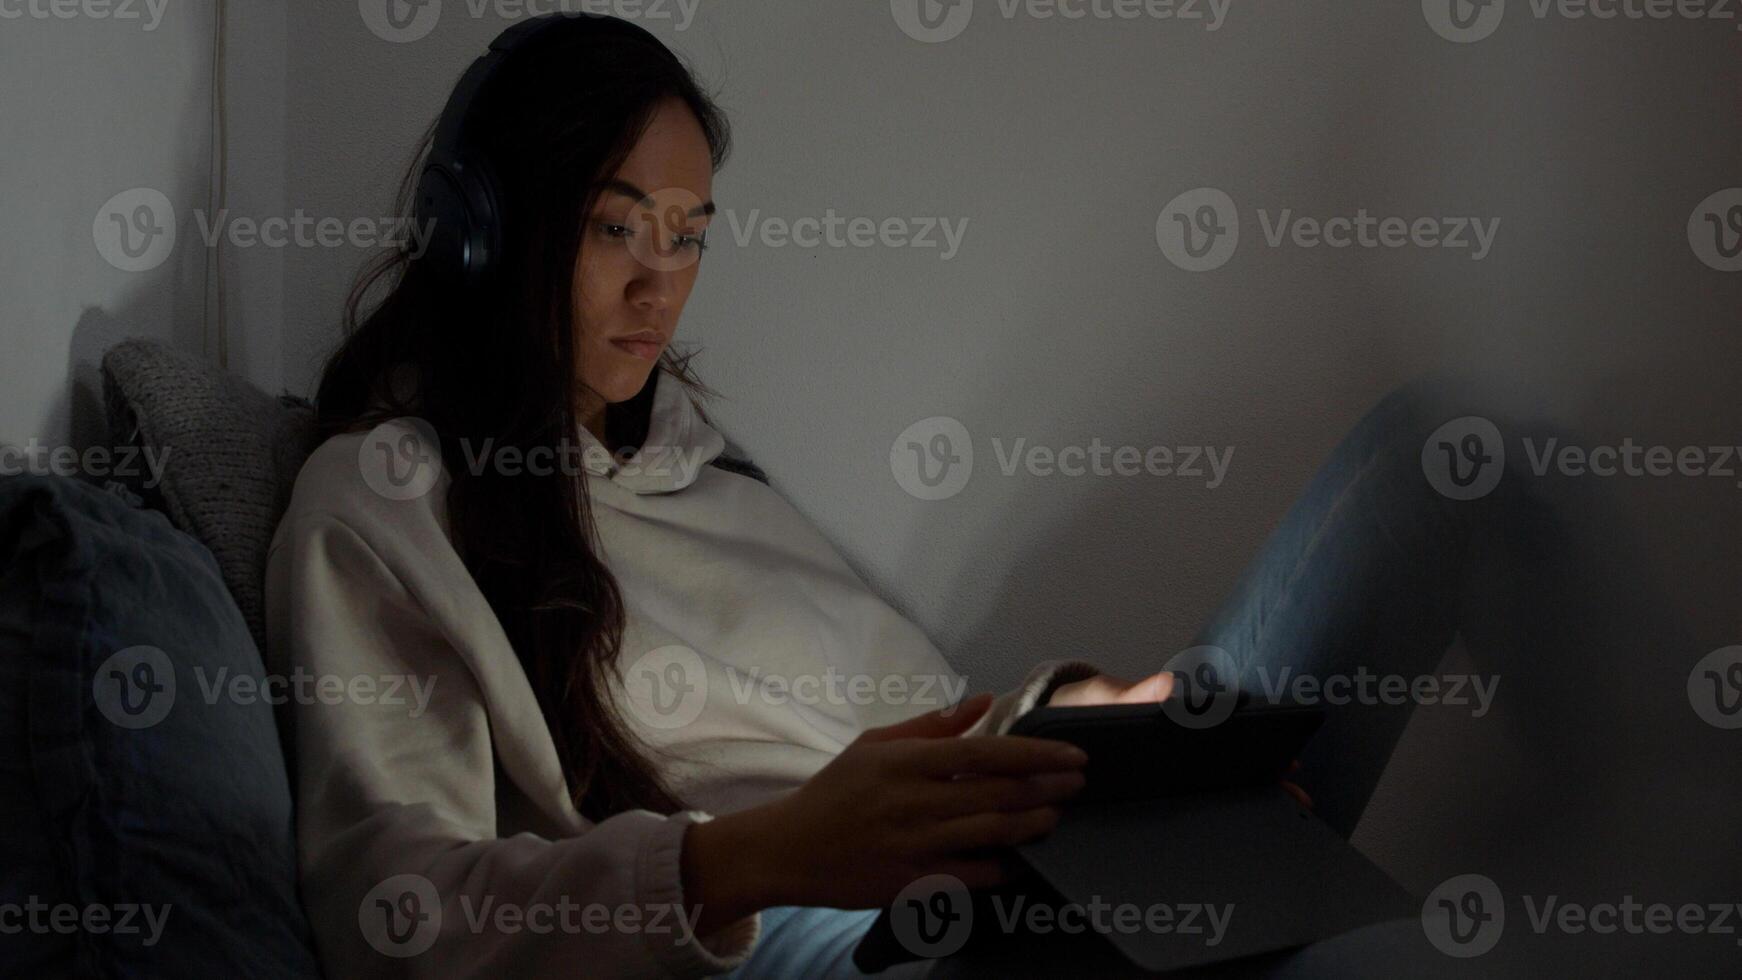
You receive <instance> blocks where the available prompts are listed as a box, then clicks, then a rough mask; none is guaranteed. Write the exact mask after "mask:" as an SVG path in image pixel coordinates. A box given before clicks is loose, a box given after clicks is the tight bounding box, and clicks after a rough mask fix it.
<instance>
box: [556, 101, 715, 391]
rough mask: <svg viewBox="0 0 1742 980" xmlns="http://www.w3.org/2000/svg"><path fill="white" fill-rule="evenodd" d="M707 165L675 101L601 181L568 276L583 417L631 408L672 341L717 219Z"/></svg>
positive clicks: (698, 131)
mask: <svg viewBox="0 0 1742 980" xmlns="http://www.w3.org/2000/svg"><path fill="white" fill-rule="evenodd" d="M713 178H714V168H713V160H712V157H711V156H710V153H709V148H708V141H707V137H706V136H704V135H703V133H702V127H701V124H699V123H698V122H697V121H696V118H695V115H694V114H692V113H691V112H690V111H689V109H688V108H687V107H686V106H685V105H684V104H683V103H682V102H680V101H677V100H675V99H672V100H668V101H666V102H664V103H662V104H661V105H660V106H659V108H658V109H657V110H656V111H655V113H654V116H653V120H652V122H651V123H650V124H649V125H648V127H647V132H646V133H645V134H644V135H643V136H642V137H641V140H640V142H638V143H636V144H635V147H634V148H633V149H632V150H631V151H630V152H629V156H628V157H627V158H626V159H625V160H624V161H623V165H622V167H620V168H619V169H618V171H617V172H616V174H614V175H613V176H612V178H611V179H610V180H608V181H606V182H605V183H604V185H603V187H602V189H601V191H600V193H599V199H598V201H597V203H595V204H594V206H593V212H592V214H590V215H589V216H588V217H587V223H586V227H585V229H584V230H583V232H582V237H581V254H580V259H579V261H578V262H577V264H576V267H575V296H574V303H575V322H576V323H577V324H579V343H578V345H577V346H578V354H579V358H578V359H579V361H580V375H581V377H580V379H579V381H580V383H581V385H582V386H583V387H582V392H581V394H582V406H583V415H588V414H592V413H594V412H598V411H601V410H602V409H603V406H604V404H605V403H611V402H621V401H626V400H628V399H630V398H633V397H634V396H635V394H636V393H637V392H639V391H640V390H641V388H642V386H643V385H645V384H646V383H647V377H648V374H649V373H650V372H652V370H653V368H654V365H655V363H656V362H657V361H658V360H659V355H660V352H661V351H664V350H665V348H666V346H667V345H668V344H670V343H671V339H672V335H673V334H674V333H676V331H677V321H678V317H679V316H680V315H681V314H682V313H683V308H684V303H685V302H687V301H688V300H689V296H690V290H691V289H692V288H694V286H695V284H696V273H697V272H698V271H699V265H700V262H701V257H702V248H703V243H702V235H703V232H704V231H705V230H706V229H707V226H708V222H709V219H710V216H711V215H712V214H713V212H714V202H713Z"/></svg>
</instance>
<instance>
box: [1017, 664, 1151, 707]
mask: <svg viewBox="0 0 1742 980" xmlns="http://www.w3.org/2000/svg"><path fill="white" fill-rule="evenodd" d="M1173 686H1174V676H1173V672H1172V671H1162V672H1161V673H1158V674H1151V675H1149V676H1148V677H1145V678H1143V679H1142V680H1140V681H1126V680H1121V679H1119V678H1117V677H1113V676H1110V675H1108V674H1096V675H1095V676H1093V677H1089V678H1085V679H1083V680H1080V681H1072V682H1071V683H1069V684H1064V685H1061V686H1060V687H1059V689H1058V690H1056V691H1054V692H1052V697H1051V698H1050V699H1048V701H1047V704H1049V705H1052V706H1054V707H1061V708H1071V707H1082V706H1086V705H1094V704H1147V703H1149V702H1152V701H1166V700H1167V699H1168V697H1169V696H1170V695H1172V694H1173Z"/></svg>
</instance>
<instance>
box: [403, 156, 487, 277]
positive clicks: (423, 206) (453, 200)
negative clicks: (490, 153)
mask: <svg viewBox="0 0 1742 980" xmlns="http://www.w3.org/2000/svg"><path fill="white" fill-rule="evenodd" d="M414 210H415V211H416V214H417V223H418V227H419V228H427V229H428V231H427V232H425V235H426V239H425V240H426V241H427V243H428V244H427V245H426V246H425V248H424V252H423V255H422V256H421V257H419V259H418V261H419V262H422V263H427V264H428V266H429V267H430V268H431V269H432V270H434V271H436V272H438V273H439V274H440V275H441V276H443V277H452V279H453V281H454V284H455V285H456V286H459V287H461V288H462V289H465V290H476V289H478V288H479V287H480V286H481V285H482V284H483V283H484V281H485V279H486V278H487V277H488V275H489V273H490V271H491V269H492V267H493V266H494V264H495V262H496V261H497V259H496V256H497V255H498V253H499V251H500V248H501V229H500V224H499V222H498V220H497V215H496V199H495V195H494V193H492V191H491V189H490V186H489V179H488V175H487V174H485V173H484V171H483V168H482V167H481V166H478V165H476V164H467V163H466V162H465V161H463V160H460V159H451V158H442V159H432V160H431V161H430V162H428V163H427V164H425V165H424V168H423V174H422V176H420V177H419V178H418V183H417V202H416V208H415V209H414Z"/></svg>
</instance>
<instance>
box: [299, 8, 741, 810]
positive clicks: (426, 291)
mask: <svg viewBox="0 0 1742 980" xmlns="http://www.w3.org/2000/svg"><path fill="white" fill-rule="evenodd" d="M613 23H615V24H619V25H620V24H621V22H613ZM545 35H552V36H551V37H549V38H548V39H547V38H546V37H545ZM674 98H675V99H677V100H680V101H681V102H682V103H683V104H684V105H687V106H688V107H689V109H690V111H691V112H693V113H694V114H695V117H696V119H697V121H698V122H700V124H701V128H702V131H703V133H704V134H705V135H706V137H707V141H708V146H709V149H710V154H711V156H712V160H713V165H714V168H715V169H718V168H719V167H720V165H721V164H722V163H723V162H724V161H725V158H726V154H727V150H728V146H729V143H730V137H729V131H728V128H727V124H726V120H725V117H724V116H723V114H722V113H721V112H720V110H719V109H718V108H717V107H716V106H715V105H714V103H713V101H712V99H711V98H710V97H709V96H708V95H707V94H705V93H704V92H703V91H702V89H701V88H700V86H699V85H698V84H697V82H696V80H695V78H694V76H693V75H692V73H691V72H690V70H689V69H688V68H687V67H686V66H685V65H684V64H683V63H682V62H681V61H679V60H678V58H677V57H676V56H674V55H673V54H672V53H671V52H670V51H669V50H668V49H666V48H665V47H664V46H663V45H661V44H660V43H659V42H658V41H656V40H654V39H652V38H651V37H650V36H647V35H646V34H645V33H644V32H641V31H638V30H634V29H623V30H618V29H611V28H609V27H607V28H606V29H586V30H567V29H565V28H564V27H562V26H558V27H557V28H556V29H555V30H546V31H544V32H542V33H541V35H540V36H539V38H538V41H537V43H535V44H529V45H528V46H527V48H526V49H525V50H517V51H516V52H515V54H514V56H513V57H512V58H511V59H510V60H509V61H508V62H507V63H506V64H504V65H503V66H502V67H501V69H500V70H499V72H498V74H497V75H496V76H495V77H494V78H492V80H491V82H490V84H489V86H488V87H487V89H486V90H485V91H484V92H481V93H480V94H479V96H478V101H477V102H476V103H475V105H476V109H475V111H474V113H473V115H472V117H471V119H473V120H474V123H473V125H476V126H477V127H478V128H477V129H476V130H472V131H470V132H476V133H477V139H476V141H475V143H476V145H478V146H481V147H485V148H487V150H488V153H489V156H490V163H491V165H492V166H493V168H494V170H495V173H496V177H497V182H498V184H499V190H500V191H501V195H502V200H501V201H500V206H501V209H502V213H503V214H504V215H505V216H507V220H506V221H504V223H503V228H504V232H503V236H504V241H503V250H502V255H501V256H500V258H501V260H502V262H501V266H500V270H501V272H500V274H498V275H495V276H494V278H493V280H492V281H491V284H490V285H489V286H488V287H487V290H486V295H483V296H476V297H471V298H470V300H469V301H468V302H466V303H464V304H455V303H453V302H452V301H451V299H450V297H449V292H448V290H449V289H450V287H451V283H450V282H447V281H444V279H451V276H444V275H443V274H442V273H441V272H440V271H439V270H431V269H427V268H425V266H426V265H427V263H420V262H417V261H414V260H413V259H412V257H411V255H410V254H409V253H408V251H405V250H401V251H397V252H391V253H386V254H384V255H383V256H382V257H380V258H378V259H377V260H376V261H374V262H372V263H371V264H369V265H368V266H366V267H365V268H364V270H363V271H362V273H361V274H360V275H359V276H358V279H357V282H356V284H355V286H353V288H352V290H351V295H350V298H349V300H348V302H347V304H346V317H345V326H346V331H347V336H346V339H345V341H344V343H343V345H342V346H341V347H340V348H339V350H338V351H337V352H336V353H335V354H334V355H333V356H332V358H331V359H330V360H329V361H328V363H327V365H326V370H325V372H324V373H323V375H322V377H321V383H320V389H319V392H318V394H317V396H316V405H317V408H318V410H319V417H320V424H321V427H322V431H323V433H324V434H328V435H330V434H336V433H340V432H349V431H356V430H359V429H364V428H368V427H370V426H372V425H374V424H376V423H378V422H380V421H384V420H386V419H388V418H392V417H394V416H402V415H416V416H418V417H420V418H422V419H423V420H424V421H426V422H428V423H429V424H430V425H431V426H432V427H433V428H434V429H435V431H436V433H437V434H438V435H439V436H440V437H441V445H442V452H443V457H444V460H445V462H446V468H447V471H448V472H449V474H450V475H451V476H452V484H451V487H450V490H449V493H448V498H447V504H448V512H449V516H450V526H451V533H452V535H453V542H454V546H455V549H456V550H457V551H458V553H459V555H460V557H461V558H462V560H463V561H464V562H465V564H466V567H467V569H468V570H469V571H470V573H471V575H472V577H473V579H474V580H475V581H476V582H477V585H478V587H479V589H480V590H481V591H482V592H483V594H484V596H485V598H486V599H488V600H489V602H490V606H491V608H492V609H493V610H494V611H495V613H496V616H497V617H498V619H499V620H500V621H501V623H502V626H503V627H504V629H505V630H506V632H507V634H508V639H509V641H510V643H511V644H512V645H513V647H514V651H515V653H516V655H517V656H518V657H519V659H520V662H521V665H522V666H523V667H524V669H525V671H526V674H527V677H528V679H529V680H530V681H531V683H532V688H533V691H534V692H535V693H536V694H537V696H538V701H539V706H540V708H541V709H542V710H543V712H544V717H545V721H546V723H547V724H548V726H549V728H550V732H551V736H552V738H553V739H554V740H555V743H556V749H557V755H558V757H559V758H560V760H561V762H562V767H563V773H564V775H565V777H566V778H567V781H568V787H569V793H570V795H571V798H572V799H573V800H574V803H575V806H576V807H577V808H578V809H579V810H580V812H581V813H582V814H583V815H585V816H587V817H588V818H589V819H593V820H600V819H603V818H604V817H606V816H609V815H610V814H613V813H618V812H621V811H623V810H628V809H637V808H644V809H650V810H656V811H658V812H662V813H671V812H675V811H677V810H679V809H682V804H681V801H679V800H678V799H677V798H676V797H675V796H674V794H673V793H672V792H671V791H670V790H669V789H668V788H667V786H666V785H665V783H664V781H663V780H662V779H661V778H660V777H659V774H658V772H657V771H656V770H655V768H654V767H653V765H652V764H651V763H650V762H649V757H648V751H647V748H646V746H645V745H643V744H642V743H641V742H640V741H639V740H638V739H636V738H635V737H634V735H633V733H631V732H630V731H628V730H627V729H626V728H625V727H624V725H623V723H622V721H621V719H620V718H619V717H618V715H617V713H616V709H615V707H614V705H613V703H612V700H611V696H610V693H609V688H608V684H609V682H610V680H611V679H612V676H613V672H614V671H615V670H616V669H617V667H616V658H617V653H618V648H619V646H620V645H621V643H622V637H623V626H624V609H623V599H622V595H621V593H620V592H619V590H618V587H617V582H616V579H615V578H613V576H612V575H611V573H610V571H609V570H607V569H606V567H605V564H604V562H603V561H602V560H601V559H600V558H599V556H598V555H597V554H596V553H595V550H594V548H595V533H594V526H593V518H592V511H591V506H590V498H589V496H588V494H587V488H586V478H585V475H584V474H576V473H572V472H571V473H564V472H560V470H561V468H557V469H558V470H559V471H558V472H553V473H551V474H550V475H547V476H532V475H528V474H527V473H525V472H522V473H518V474H516V475H514V476H512V477H509V476H504V475H502V474H500V473H497V472H495V471H494V468H492V467H482V468H478V469H477V471H476V472H473V471H471V470H470V469H469V468H468V467H467V465H465V460H464V459H463V457H462V452H461V445H462V442H465V444H466V445H468V446H471V447H477V446H481V445H484V440H494V441H495V442H494V444H495V445H496V446H498V447H516V448H519V449H521V450H522V451H526V450H530V449H533V448H536V447H549V448H551V449H558V448H560V447H563V446H571V447H572V446H573V445H574V443H575V439H576V436H577V434H578V432H579V426H580V421H579V419H578V417H577V414H576V409H577V405H576V401H577V400H576V398H575V388H576V385H577V384H578V383H579V382H578V379H579V378H580V372H579V371H578V370H577V367H578V365H577V363H576V360H577V351H576V344H575V330H576V327H577V324H576V323H575V322H574V321H575V316H574V304H573V295H574V293H573V284H574V278H575V263H576V259H577V256H578V254H579V250H580V247H581V242H582V238H583V236H582V229H583V225H584V223H585V220H586V217H587V215H588V214H589V213H590V212H591V209H592V207H593V204H594V201H595V200H596V199H597V197H598V193H599V190H598V184H599V182H600V181H602V180H605V179H608V178H610V177H611V175H612V174H614V173H615V172H616V170H617V168H618V167H619V166H620V165H621V163H622V161H623V159H624V158H625V157H626V156H627V155H628V153H629V151H630V150H631V149H632V148H633V147H634V145H635V143H636V141H637V140H638V139H639V138H640V136H641V134H642V132H643V131H644V130H645V129H646V127H647V124H648V122H649V121H650V119H651V118H652V115H653V113H654V111H655V109H656V108H657V106H658V105H659V104H660V103H661V102H663V101H665V100H667V99H674ZM432 130H433V127H432ZM430 135H431V134H429V133H426V134H425V137H424V148H423V150H422V151H420V153H419V154H418V160H419V161H421V159H422V157H423V155H424V153H427V148H428V143H429V140H430ZM419 170H420V164H419V163H416V162H414V164H413V166H412V168H411V170H410V172H409V173H408V174H407V175H406V178H405V180H404V181H403V182H402V183H401V185H400V190H399V210H398V211H397V213H399V214H402V215H403V214H411V213H412V211H411V207H412V194H413V192H414V189H415V184H416V177H417V174H418V173H419ZM379 289H385V290H386V293H385V295H384V296H383V297H382V298H381V299H380V301H379V302H378V303H376V304H375V305H374V306H373V307H371V308H369V309H368V311H367V313H365V312H364V310H365V297H366V295H367V294H369V293H371V292H372V291H373V290H379ZM661 370H663V371H665V372H667V373H669V374H670V375H671V376H672V377H673V378H675V379H677V380H678V381H680V382H681V383H683V384H685V385H686V386H689V387H691V388H692V389H693V390H696V391H698V392H705V389H701V388H700V386H699V384H698V383H697V382H696V379H695V378H694V376H693V375H692V374H691V372H690V370H689V364H688V356H686V355H681V354H677V353H673V352H671V351H669V350H668V351H667V352H666V354H665V355H664V356H663V357H662V358H661V361H660V364H659V367H658V368H656V370H655V372H654V374H652V375H650V376H649V378H648V383H647V385H646V386H645V387H644V388H643V389H642V391H641V393H640V394H639V395H637V396H636V397H635V398H633V399H630V400H629V401H627V402H623V403H619V404H617V405H612V406H610V407H609V409H608V411H607V422H606V425H607V436H608V438H607V443H608V444H609V445H610V446H611V448H612V449H616V448H617V447H618V446H635V445H639V444H640V442H641V440H642V439H644V438H645V436H646V431H647V426H648V410H649V407H650V404H651V400H652V394H653V386H654V383H655V380H656V379H657V375H658V372H659V371H661ZM402 377H403V378H405V379H409V381H410V388H409V390H407V388H406V387H404V386H403V385H402V384H401V382H400V381H399V380H398V379H400V378H402ZM474 451H475V450H474ZM554 458H558V459H561V458H563V457H562V456H557V457H554Z"/></svg>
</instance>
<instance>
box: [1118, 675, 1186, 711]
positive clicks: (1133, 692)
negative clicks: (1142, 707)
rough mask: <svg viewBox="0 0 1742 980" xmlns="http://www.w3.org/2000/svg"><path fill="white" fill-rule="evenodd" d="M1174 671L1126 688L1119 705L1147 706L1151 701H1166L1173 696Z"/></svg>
mask: <svg viewBox="0 0 1742 980" xmlns="http://www.w3.org/2000/svg"><path fill="white" fill-rule="evenodd" d="M1173 684H1174V676H1173V671H1170V670H1164V671H1162V672H1161V673H1159V674H1151V675H1149V676H1148V677H1145V678H1144V679H1142V680H1140V681H1138V682H1137V683H1135V684H1133V685H1131V686H1130V687H1128V688H1126V689H1125V690H1124V692H1123V693H1121V694H1120V695H1119V697H1118V699H1117V701H1118V703H1119V704H1145V703H1147V702H1150V701H1166V700H1167V699H1168V698H1169V697H1171V696H1172V695H1173Z"/></svg>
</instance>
